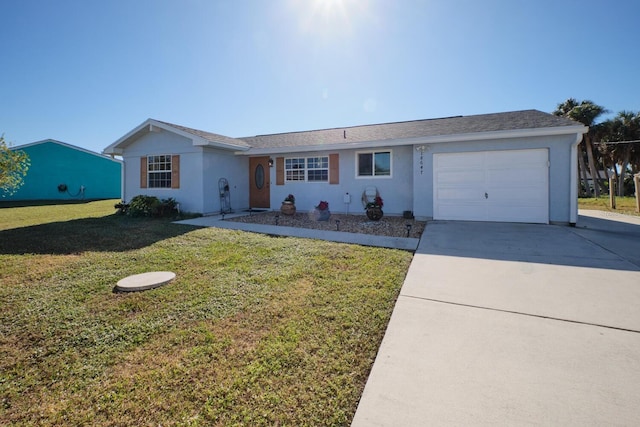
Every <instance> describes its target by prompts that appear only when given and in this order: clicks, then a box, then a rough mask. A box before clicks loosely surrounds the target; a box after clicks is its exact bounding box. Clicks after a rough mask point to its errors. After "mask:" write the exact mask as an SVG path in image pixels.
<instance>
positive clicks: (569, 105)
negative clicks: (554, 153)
mask: <svg viewBox="0 0 640 427" xmlns="http://www.w3.org/2000/svg"><path fill="white" fill-rule="evenodd" d="M606 112H607V110H606V109H605V108H604V107H602V106H600V105H598V104H595V103H594V102H592V101H588V100H584V101H582V102H580V103H578V101H576V100H575V99H574V98H569V99H567V100H566V101H564V102H563V103H560V104H558V106H557V107H556V109H555V111H554V112H553V114H554V115H556V116H562V117H567V118H569V119H572V120H575V121H577V122H580V123H582V124H583V125H585V126H589V132H587V134H586V135H585V136H584V139H583V144H580V146H581V147H582V152H581V153H580V155H579V157H578V167H579V168H580V169H581V171H580V172H581V173H582V180H583V182H584V188H585V191H586V193H587V195H588V196H589V197H591V188H590V186H589V183H588V181H587V176H586V168H585V165H584V154H586V157H587V162H588V164H589V174H590V175H591V179H592V181H593V190H594V191H595V196H596V197H600V189H601V187H602V185H603V184H602V180H601V177H600V173H599V171H598V168H597V167H596V161H595V156H597V155H598V153H594V150H593V144H592V141H593V136H594V134H595V129H593V126H594V124H595V121H596V119H597V118H598V117H600V116H601V115H602V114H604V113H606Z"/></svg>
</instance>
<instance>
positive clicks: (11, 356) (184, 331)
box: [0, 201, 412, 426]
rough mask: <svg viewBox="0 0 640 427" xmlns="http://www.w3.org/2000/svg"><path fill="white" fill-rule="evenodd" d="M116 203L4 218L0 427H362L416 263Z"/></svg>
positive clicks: (31, 210) (0, 230)
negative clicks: (121, 289)
mask: <svg viewBox="0 0 640 427" xmlns="http://www.w3.org/2000/svg"><path fill="white" fill-rule="evenodd" d="M113 203H114V201H101V202H92V203H86V204H80V205H65V206H39V207H38V206H33V207H13V208H4V209H0V265H1V266H2V267H1V268H0V304H1V306H2V310H1V311H0V425H65V426H66V425H98V426H116V425H163V426H171V425H188V426H208V425H225V426H226V425H292V426H298V425H349V423H350V422H351V419H352V417H353V414H354V412H355V409H356V406H357V402H358V399H359V397H360V395H361V393H362V390H363V388H364V384H365V381H366V378H367V375H368V373H369V370H370V368H371V365H372V363H373V360H374V358H375V355H376V352H377V349H378V346H379V344H380V341H381V339H382V336H383V333H384V330H385V328H386V325H387V322H388V320H389V317H390V314H391V311H392V308H393V305H394V302H395V299H396V297H397V295H398V292H399V289H400V286H401V284H402V282H403V280H404V276H405V274H406V271H407V268H408V266H409V263H410V261H411V257H412V255H411V254H410V253H408V252H404V251H397V250H389V249H380V248H366V247H360V246H355V245H344V244H337V243H330V242H322V241H314V240H304V239H295V238H274V237H268V236H263V235H258V234H251V233H244V232H239V231H231V230H219V229H210V228H208V229H194V228H192V227H188V226H180V225H176V224H171V223H169V222H168V221H166V220H146V219H134V218H127V217H122V216H117V215H113V212H114V209H113ZM150 270H171V271H174V272H176V274H177V278H176V280H175V281H174V282H172V283H171V284H169V285H167V286H164V287H161V288H158V289H154V290H151V291H147V292H141V293H131V294H118V293H113V292H112V290H113V287H114V285H115V283H116V282H117V280H119V279H120V278H122V277H125V276H127V275H130V274H135V273H140V272H144V271H150Z"/></svg>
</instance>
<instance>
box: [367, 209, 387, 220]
mask: <svg viewBox="0 0 640 427" xmlns="http://www.w3.org/2000/svg"><path fill="white" fill-rule="evenodd" d="M382 215H384V213H383V212H382V208H379V207H373V208H367V218H369V219H370V220H371V221H380V218H382Z"/></svg>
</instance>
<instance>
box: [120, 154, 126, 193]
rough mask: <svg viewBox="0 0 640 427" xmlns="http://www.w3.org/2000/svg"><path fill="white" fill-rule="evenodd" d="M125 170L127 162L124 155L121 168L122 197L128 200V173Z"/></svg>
mask: <svg viewBox="0 0 640 427" xmlns="http://www.w3.org/2000/svg"><path fill="white" fill-rule="evenodd" d="M125 170H126V164H125V163H124V157H123V158H122V163H121V168H120V198H121V200H122V201H125V202H126V200H127V195H126V194H124V191H125V189H126V188H127V186H126V181H125V179H126V174H125Z"/></svg>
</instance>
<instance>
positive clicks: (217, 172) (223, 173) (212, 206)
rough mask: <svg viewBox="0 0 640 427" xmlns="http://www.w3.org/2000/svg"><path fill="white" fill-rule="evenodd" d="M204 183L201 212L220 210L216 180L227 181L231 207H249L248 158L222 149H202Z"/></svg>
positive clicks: (234, 208)
mask: <svg viewBox="0 0 640 427" xmlns="http://www.w3.org/2000/svg"><path fill="white" fill-rule="evenodd" d="M202 161H203V166H202V169H203V171H204V185H203V193H202V199H203V211H202V213H203V214H205V215H206V214H212V213H218V212H220V209H221V207H220V193H219V188H218V180H219V179H220V178H226V179H227V181H228V182H229V193H230V201H231V209H233V210H234V211H236V212H237V211H240V210H244V209H248V208H249V178H248V177H249V159H248V158H247V157H244V156H237V155H235V154H233V153H231V152H228V151H224V150H216V149H211V148H205V149H204V150H203V157H202Z"/></svg>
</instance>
